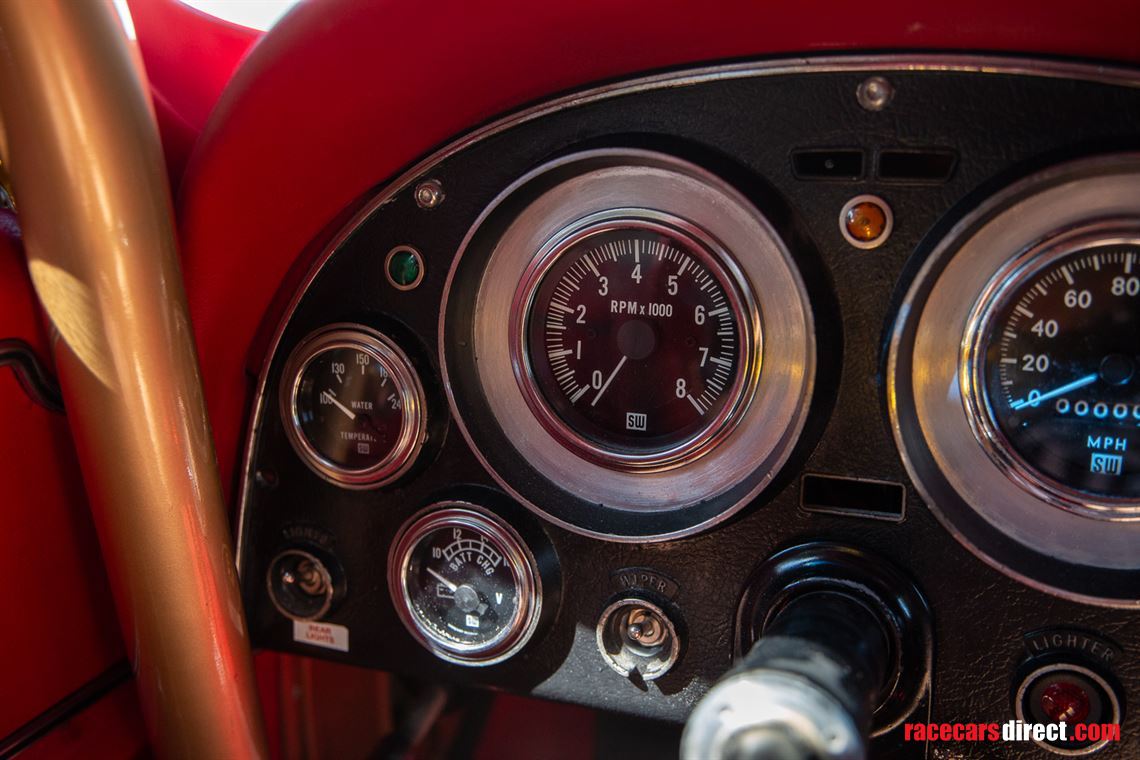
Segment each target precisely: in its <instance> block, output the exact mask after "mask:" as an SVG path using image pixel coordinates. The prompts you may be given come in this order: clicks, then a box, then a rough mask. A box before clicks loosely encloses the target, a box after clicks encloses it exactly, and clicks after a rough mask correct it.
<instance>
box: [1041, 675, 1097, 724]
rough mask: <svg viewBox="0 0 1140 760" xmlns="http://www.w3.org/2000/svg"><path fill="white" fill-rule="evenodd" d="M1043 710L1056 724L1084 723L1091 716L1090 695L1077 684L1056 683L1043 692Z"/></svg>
mask: <svg viewBox="0 0 1140 760" xmlns="http://www.w3.org/2000/svg"><path fill="white" fill-rule="evenodd" d="M1041 709H1042V710H1043V711H1044V713H1045V714H1046V715H1048V716H1049V719H1050V720H1053V721H1055V722H1058V723H1060V722H1062V721H1064V722H1065V723H1083V722H1084V720H1085V718H1087V717H1088V715H1089V695H1088V692H1086V691H1085V690H1084V689H1082V688H1081V687H1080V686H1077V685H1076V684H1075V683H1068V682H1065V681H1054V682H1053V683H1051V684H1049V685H1048V686H1046V687H1045V690H1044V691H1042V692H1041Z"/></svg>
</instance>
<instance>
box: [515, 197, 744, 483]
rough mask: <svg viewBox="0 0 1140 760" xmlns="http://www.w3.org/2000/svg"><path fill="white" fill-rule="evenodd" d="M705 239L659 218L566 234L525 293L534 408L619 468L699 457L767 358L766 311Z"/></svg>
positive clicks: (522, 321)
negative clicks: (762, 347)
mask: <svg viewBox="0 0 1140 760" xmlns="http://www.w3.org/2000/svg"><path fill="white" fill-rule="evenodd" d="M746 293H747V290H746V286H745V285H744V284H743V283H742V282H741V280H740V278H739V275H738V274H737V273H736V271H735V268H734V265H733V264H732V263H731V260H730V259H729V258H728V255H727V254H726V253H724V252H723V251H719V250H717V248H716V246H715V244H714V243H712V241H711V240H709V239H708V237H707V236H705V235H703V234H702V233H700V232H699V231H698V230H696V229H695V228H694V227H693V226H692V225H689V224H687V223H685V222H682V221H681V220H680V219H676V218H674V217H669V216H666V215H663V214H660V213H655V212H649V211H638V212H630V213H629V214H628V215H626V214H624V213H622V212H617V211H615V212H609V213H606V214H602V215H600V217H599V218H595V219H587V220H584V221H583V222H579V223H577V224H575V225H573V226H572V227H571V228H570V229H568V230H565V231H563V232H562V233H560V234H559V235H556V236H555V239H554V240H553V241H552V242H551V243H550V244H549V245H548V246H546V248H545V250H544V252H543V253H542V255H540V256H539V257H538V258H537V259H536V265H535V266H534V267H532V269H531V271H530V273H529V277H528V278H527V279H526V280H525V281H524V282H523V285H522V287H521V288H520V297H519V298H517V299H516V303H517V304H520V307H519V309H518V311H517V312H516V315H515V318H514V322H515V324H516V325H517V328H516V329H517V330H518V331H519V333H521V334H518V335H517V336H516V340H517V342H516V344H515V346H514V348H515V351H514V356H513V358H514V360H515V361H514V364H515V367H516V370H517V374H518V377H519V381H520V383H521V384H522V386H523V389H524V391H525V392H526V394H527V400H528V402H529V403H530V406H531V408H532V410H533V411H534V412H535V413H536V414H537V415H538V416H539V418H540V419H541V420H542V421H543V423H544V424H545V425H546V426H547V428H548V429H549V430H550V432H551V433H552V435H554V436H555V438H557V439H558V440H559V441H561V442H562V443H563V444H564V445H566V446H567V447H568V448H570V449H571V450H573V451H575V452H576V453H579V454H580V455H582V456H584V457H586V458H588V459H592V460H594V461H597V462H599V463H601V464H604V465H607V466H613V467H619V468H623V467H660V466H668V465H670V464H675V463H678V462H682V461H685V460H688V459H691V458H693V457H696V456H699V455H700V454H701V453H703V452H704V451H706V450H707V449H708V448H709V447H710V446H712V445H714V444H715V442H716V441H717V440H718V438H719V436H720V435H721V434H722V433H724V432H726V431H727V430H728V429H730V428H731V426H732V424H733V423H734V422H735V421H736V420H737V419H738V417H739V412H740V410H741V409H742V407H743V406H744V405H745V404H746V403H747V400H748V399H747V394H748V391H749V388H750V385H751V383H750V380H751V378H752V377H753V375H754V373H755V371H756V370H757V369H758V367H757V366H756V365H757V364H758V361H757V360H754V357H758V356H759V352H757V351H754V350H753V346H754V345H755V344H756V343H758V342H759V339H760V334H759V328H758V327H757V325H758V321H759V320H758V318H757V317H756V314H755V307H754V306H752V305H751V298H750V297H748V296H747V295H746Z"/></svg>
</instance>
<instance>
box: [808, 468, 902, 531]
mask: <svg viewBox="0 0 1140 760" xmlns="http://www.w3.org/2000/svg"><path fill="white" fill-rule="evenodd" d="M800 504H801V505H802V506H803V508H804V509H805V510H807V511H808V512H824V513H827V514H836V515H847V516H849V517H867V518H871V519H874V520H890V521H892V522H899V521H901V520H902V519H903V516H904V513H905V508H906V488H904V487H903V485H902V484H901V483H891V482H889V481H885V480H861V479H859V478H843V477H838V476H835V475H810V474H809V475H804V476H803V479H802V480H801V482H800Z"/></svg>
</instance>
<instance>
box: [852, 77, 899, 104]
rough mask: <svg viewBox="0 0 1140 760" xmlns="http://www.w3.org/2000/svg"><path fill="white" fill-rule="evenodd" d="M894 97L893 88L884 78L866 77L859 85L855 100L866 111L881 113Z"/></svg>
mask: <svg viewBox="0 0 1140 760" xmlns="http://www.w3.org/2000/svg"><path fill="white" fill-rule="evenodd" d="M894 96H895V88H894V87H892V86H891V83H890V82H888V81H887V80H886V79H885V78H884V77H880V76H874V77H868V78H867V79H864V80H863V81H862V82H860V83H859V87H858V88H856V90H855V98H856V99H857V100H858V101H859V105H861V106H862V107H863V108H865V109H867V110H868V111H882V110H883V109H884V108H886V107H887V105H888V104H889V103H890V102H891V99H892V98H894Z"/></svg>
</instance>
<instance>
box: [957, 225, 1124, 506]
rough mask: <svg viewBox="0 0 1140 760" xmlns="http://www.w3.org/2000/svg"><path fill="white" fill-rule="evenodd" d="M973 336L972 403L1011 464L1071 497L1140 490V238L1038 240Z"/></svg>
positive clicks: (1024, 479)
mask: <svg viewBox="0 0 1140 760" xmlns="http://www.w3.org/2000/svg"><path fill="white" fill-rule="evenodd" d="M968 342H969V343H970V345H971V356H970V366H969V367H968V368H969V370H970V375H969V376H968V377H967V378H966V380H967V382H968V383H969V385H970V386H972V393H971V394H969V398H968V401H967V404H968V411H970V413H971V415H972V419H971V421H972V422H973V423H974V425H975V431H976V432H977V433H978V434H979V440H980V441H982V443H983V445H985V446H986V447H987V448H988V449H990V451H991V453H992V454H993V455H994V456H995V457H997V459H998V460H999V462H1000V463H1001V464H1002V465H1003V467H1004V468H1005V469H1006V471H1007V474H1009V475H1010V476H1011V477H1012V478H1013V479H1014V480H1016V481H1018V482H1019V484H1021V485H1022V486H1024V487H1026V488H1029V489H1030V490H1032V491H1033V492H1035V493H1038V494H1039V495H1041V496H1044V497H1045V498H1046V499H1047V500H1048V501H1051V502H1053V503H1055V504H1058V505H1060V506H1065V507H1077V508H1088V509H1090V510H1093V511H1099V512H1101V513H1105V512H1107V513H1109V514H1111V510H1113V509H1114V508H1116V507H1120V506H1132V505H1135V504H1136V503H1137V502H1138V501H1140V240H1132V239H1129V238H1128V237H1120V236H1116V235H1105V234H1103V233H1090V234H1089V235H1084V236H1080V237H1077V238H1075V239H1069V240H1066V241H1065V242H1064V243H1062V244H1058V245H1050V244H1049V243H1046V244H1043V245H1042V246H1039V247H1037V248H1036V249H1033V250H1031V251H1029V252H1028V253H1026V254H1025V255H1023V256H1022V257H1020V258H1019V259H1018V260H1017V261H1016V262H1014V264H1013V265H1012V266H1011V267H1010V268H1009V269H1008V270H1007V271H1005V272H1003V273H1001V274H999V276H998V277H997V278H995V280H994V282H993V284H992V285H991V287H990V288H989V289H988V291H987V293H986V294H984V295H983V299H982V301H981V302H980V305H979V309H978V310H977V311H976V318H975V325H974V331H973V334H972V335H970V336H968Z"/></svg>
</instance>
